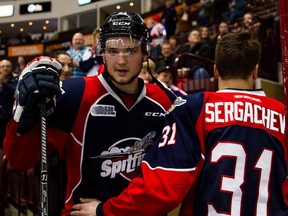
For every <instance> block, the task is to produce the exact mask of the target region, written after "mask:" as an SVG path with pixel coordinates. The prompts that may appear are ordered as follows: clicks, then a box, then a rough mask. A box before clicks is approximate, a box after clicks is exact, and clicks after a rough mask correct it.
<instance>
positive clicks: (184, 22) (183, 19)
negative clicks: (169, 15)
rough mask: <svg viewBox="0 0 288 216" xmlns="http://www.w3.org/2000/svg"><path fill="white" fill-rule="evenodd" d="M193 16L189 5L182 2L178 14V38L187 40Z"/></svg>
mask: <svg viewBox="0 0 288 216" xmlns="http://www.w3.org/2000/svg"><path fill="white" fill-rule="evenodd" d="M192 21H193V15H192V10H191V8H190V5H188V4H187V2H185V1H184V2H182V4H181V10H180V12H179V13H178V27H177V34H178V35H179V37H180V38H185V39H186V38H187V37H188V34H189V32H190V31H191V30H192Z"/></svg>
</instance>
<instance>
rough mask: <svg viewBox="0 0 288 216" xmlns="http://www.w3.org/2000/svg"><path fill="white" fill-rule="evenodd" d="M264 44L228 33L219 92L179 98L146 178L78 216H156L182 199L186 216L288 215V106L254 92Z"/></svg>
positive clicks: (219, 52)
mask: <svg viewBox="0 0 288 216" xmlns="http://www.w3.org/2000/svg"><path fill="white" fill-rule="evenodd" d="M260 48H261V47H260V44H259V42H258V41H256V40H254V39H252V38H251V35H249V33H231V34H227V35H226V36H224V37H223V38H222V39H221V40H220V41H219V42H218V44H217V48H216V59H215V67H214V73H215V76H216V77H217V78H218V79H219V91H217V92H199V93H194V94H190V95H188V96H187V97H182V98H178V99H177V100H176V101H175V102H174V104H173V105H172V107H171V108H170V109H169V111H168V113H169V114H167V115H166V121H165V127H164V129H163V131H162V137H160V138H159V140H157V142H156V143H155V144H154V145H153V147H152V148H151V149H150V150H149V152H148V153H147V154H146V155H145V157H144V160H143V162H142V171H143V176H142V177H139V178H135V179H133V180H132V181H131V183H130V184H129V186H128V188H127V189H125V190H124V191H123V192H122V193H121V194H120V195H119V196H118V197H115V198H111V199H109V200H108V201H106V202H104V203H102V204H100V205H98V204H99V202H97V201H92V200H89V201H87V202H86V203H85V204H77V205H75V206H74V209H75V211H73V213H72V215H78V216H83V215H90V216H91V215H96V212H97V216H100V215H106V216H107V215H125V216H127V215H131V216H132V215H138V216H140V215H149V216H151V215H155V216H156V215H161V214H164V213H166V212H169V211H170V210H172V209H173V208H175V207H176V206H178V205H179V204H180V203H181V202H182V201H183V202H182V205H181V207H182V208H181V211H180V215H185V216H189V215H197V216H206V215H222V216H224V215H225V216H226V215H227V216H228V215H235V216H236V215H237V216H241V215H242V216H244V215H255V216H268V215H270V216H271V215H273V216H276V215H277V216H286V215H288V206H287V204H288V202H287V201H288V200H287V198H288V196H287V188H288V187H287V185H288V182H287V180H285V179H286V177H287V146H285V142H286V141H285V140H286V139H287V137H286V135H285V117H284V113H285V112H284V105H283V104H282V103H280V102H279V101H277V100H275V99H272V98H268V97H267V96H265V93H264V92H263V90H261V89H253V85H254V82H255V79H256V77H257V72H258V64H259V58H260ZM283 194H284V195H285V198H283ZM95 211H96V212H95Z"/></svg>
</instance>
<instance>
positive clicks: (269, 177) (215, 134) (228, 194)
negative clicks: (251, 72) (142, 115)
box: [191, 91, 288, 216]
mask: <svg viewBox="0 0 288 216" xmlns="http://www.w3.org/2000/svg"><path fill="white" fill-rule="evenodd" d="M245 92H246V91H245ZM254 93H255V91H254V92H253V91H251V92H249V93H243V92H242V91H231V92H229V91H225V92H222V93H221V92H217V93H214V92H213V93H212V92H211V93H205V96H204V105H203V107H202V111H201V112H200V115H199V118H198V120H197V123H196V130H197V131H202V132H203V134H200V136H199V141H200V145H201V152H202V153H203V154H204V155H205V161H204V164H203V169H202V172H201V175H200V177H199V181H198V182H199V183H198V187H197V191H196V194H195V203H194V210H193V215H235V216H248V215H256V216H260V215H261V216H266V215H277V216H279V215H283V216H284V215H288V208H287V206H286V205H285V204H284V201H283V197H282V185H283V182H284V181H285V178H286V176H287V166H286V160H285V154H286V153H285V152H286V149H285V145H284V142H285V132H284V130H285V117H284V105H283V104H282V103H280V102H278V101H276V100H274V99H269V98H267V97H266V96H263V95H257V94H254ZM258 93H259V92H258ZM194 99H195V98H194ZM191 101H192V99H191ZM194 101H195V100H194ZM192 107H193V104H192Z"/></svg>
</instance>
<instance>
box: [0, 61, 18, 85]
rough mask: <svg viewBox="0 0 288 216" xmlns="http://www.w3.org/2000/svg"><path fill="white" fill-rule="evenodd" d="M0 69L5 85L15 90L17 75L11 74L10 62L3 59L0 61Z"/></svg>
mask: <svg viewBox="0 0 288 216" xmlns="http://www.w3.org/2000/svg"><path fill="white" fill-rule="evenodd" d="M0 67H1V70H2V73H3V74H4V77H5V82H6V84H7V85H10V86H11V87H12V88H14V90H15V89H16V85H17V82H18V78H19V77H18V74H13V70H12V68H13V67H12V62H11V61H10V60H8V59H3V60H1V61H0Z"/></svg>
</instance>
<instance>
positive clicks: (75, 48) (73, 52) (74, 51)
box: [67, 32, 90, 77]
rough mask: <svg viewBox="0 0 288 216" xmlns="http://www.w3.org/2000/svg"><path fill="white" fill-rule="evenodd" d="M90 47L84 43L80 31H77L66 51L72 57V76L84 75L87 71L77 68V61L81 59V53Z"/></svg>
mask: <svg viewBox="0 0 288 216" xmlns="http://www.w3.org/2000/svg"><path fill="white" fill-rule="evenodd" d="M88 49H90V47H87V46H85V45H84V36H83V34H82V33H80V32H77V33H75V34H74V35H73V37H72V42H71V47H70V48H69V49H68V50H67V53H68V54H69V55H70V56H71V57H72V59H73V66H74V67H73V71H72V77H79V76H86V75H87V72H85V71H83V70H81V69H80V68H79V62H80V61H83V54H84V53H85V52H86V51H87V50H88Z"/></svg>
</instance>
